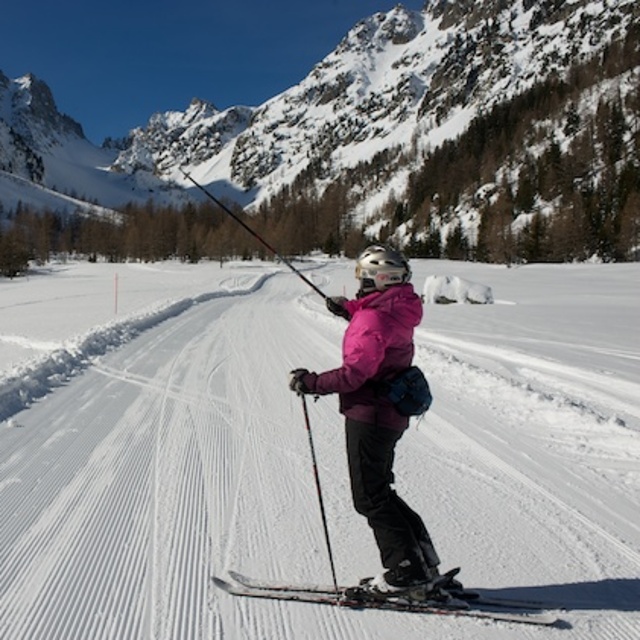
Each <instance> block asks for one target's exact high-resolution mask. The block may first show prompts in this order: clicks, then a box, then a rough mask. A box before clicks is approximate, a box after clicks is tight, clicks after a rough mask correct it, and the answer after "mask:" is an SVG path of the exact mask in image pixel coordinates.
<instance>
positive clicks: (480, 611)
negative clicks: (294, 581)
mask: <svg viewBox="0 0 640 640" xmlns="http://www.w3.org/2000/svg"><path fill="white" fill-rule="evenodd" d="M212 580H213V583H214V584H215V585H216V586H217V587H218V588H219V589H222V590H223V591H225V592H226V593H228V594H230V595H233V596H241V597H247V598H262V599H267V600H284V601H288V602H307V603H314V604H326V605H332V606H336V607H343V608H345V609H378V610H387V611H403V612H410V613H422V614H428V615H443V616H455V617H468V618H480V619H485V620H493V621H500V622H512V623H518V624H530V625H543V626H553V625H555V624H557V623H558V619H557V618H556V616H555V615H553V614H552V613H549V612H545V611H541V612H526V613H525V612H515V611H506V610H503V611H500V610H491V609H484V608H479V607H478V608H476V607H474V606H469V605H468V604H467V603H460V602H458V603H456V604H452V605H449V604H441V603H430V602H424V603H421V602H410V601H408V600H403V599H402V598H399V597H398V598H393V599H392V598H384V599H374V598H372V599H354V598H349V597H348V596H346V595H345V594H344V593H343V592H342V593H336V592H335V590H334V591H332V592H331V593H327V592H323V591H304V590H297V589H296V590H287V589H284V588H283V589H267V588H254V587H249V586H246V585H243V584H240V583H231V582H227V581H226V580H223V579H221V578H218V577H217V576H214V577H213V578H212Z"/></svg>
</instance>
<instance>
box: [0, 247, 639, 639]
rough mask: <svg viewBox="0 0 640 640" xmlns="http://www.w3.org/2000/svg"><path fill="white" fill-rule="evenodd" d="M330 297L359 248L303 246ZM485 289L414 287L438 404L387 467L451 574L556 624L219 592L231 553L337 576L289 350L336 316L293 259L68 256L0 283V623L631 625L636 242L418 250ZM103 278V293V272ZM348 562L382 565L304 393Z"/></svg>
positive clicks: (336, 324) (14, 633)
mask: <svg viewBox="0 0 640 640" xmlns="http://www.w3.org/2000/svg"><path fill="white" fill-rule="evenodd" d="M298 266H299V267H300V268H301V269H304V270H305V274H306V275H307V277H309V278H311V279H312V280H313V282H314V283H315V284H316V285H317V286H319V287H320V288H321V289H323V290H325V291H326V292H327V293H328V294H335V295H342V294H347V295H351V294H353V293H354V289H355V281H354V280H353V265H352V264H351V263H350V262H348V261H339V260H323V259H317V260H315V261H308V262H305V263H299V264H298ZM412 268H413V272H414V283H415V285H416V289H417V290H418V291H419V292H421V290H422V287H423V285H424V283H425V282H426V279H427V277H428V276H438V277H441V276H456V277H458V278H460V279H461V280H464V281H468V282H475V283H483V284H484V285H486V286H489V287H491V290H492V292H493V296H494V304H489V305H466V304H454V305H425V317H424V320H423V322H422V324H421V326H420V327H419V328H418V330H417V332H416V344H417V352H416V362H417V363H418V364H420V365H421V366H422V367H423V368H424V370H425V371H426V373H427V375H428V377H429V379H430V383H431V386H432V390H433V392H434V396H435V401H434V404H433V406H432V409H431V410H430V411H429V413H428V414H427V415H426V416H425V417H424V418H423V419H422V420H420V421H414V423H413V424H412V426H411V428H410V430H409V431H408V432H407V434H406V435H405V436H404V438H403V439H402V441H401V443H400V445H399V448H398V455H397V464H396V476H397V483H398V484H397V488H398V491H399V492H400V494H401V495H403V496H404V497H405V498H406V499H407V501H408V502H409V503H410V504H412V505H413V506H414V507H415V508H416V509H417V510H419V511H420V512H421V513H422V514H423V515H424V517H425V519H426V521H427V523H428V525H429V528H430V530H431V533H432V535H433V537H434V539H435V541H436V545H437V547H438V550H439V552H440V555H441V557H442V559H443V563H444V565H445V568H448V567H451V566H456V565H461V566H462V567H463V571H462V574H461V577H462V578H463V580H464V582H465V584H466V585H468V586H470V587H478V588H482V589H486V590H488V591H490V592H491V593H497V594H501V595H511V596H516V597H518V598H524V597H534V598H536V599H538V600H543V601H547V602H551V603H554V605H555V606H557V608H558V609H564V610H561V611H559V615H560V617H561V618H562V619H563V620H565V621H566V623H567V624H566V628H565V629H563V630H559V629H541V628H532V627H531V628H530V627H514V626H513V625H510V624H491V623H486V622H481V621H474V620H468V619H451V618H439V617H425V616H412V615H407V614H394V613H389V612H380V611H366V612H357V611H348V610H343V609H334V608H329V607H317V606H314V605H305V604H300V603H285V604H283V603H274V602H268V601H251V600H242V599H237V598H232V597H230V596H228V595H226V594H224V593H222V592H220V591H218V590H217V589H216V588H215V587H214V586H212V585H211V583H210V580H209V578H210V576H211V575H213V574H219V575H225V573H226V571H227V570H228V569H235V570H238V571H241V572H244V573H247V574H250V575H253V576H256V577H273V578H280V579H289V580H292V581H298V582H330V579H331V575H330V571H329V564H328V560H327V555H326V549H325V544H324V537H323V533H322V526H321V522H320V516H319V510H318V502H317V497H316V493H315V485H314V482H313V474H312V469H311V462H310V456H309V448H308V439H307V434H306V431H305V428H304V422H303V416H302V410H301V405H300V401H299V399H298V398H296V397H295V396H294V395H293V394H292V393H291V392H290V391H289V390H288V388H287V372H288V371H289V370H290V369H292V368H295V367H299V366H303V367H308V368H310V369H315V370H324V369H327V368H330V367H334V366H337V365H338V363H339V361H340V341H341V336H342V333H343V330H344V326H345V324H344V321H342V320H341V319H339V318H335V317H333V316H331V315H330V314H329V313H328V312H327V311H326V310H325V308H324V305H323V301H322V299H321V298H320V297H319V296H318V295H317V294H315V293H314V292H313V291H311V290H310V289H309V288H308V287H307V286H306V285H305V284H304V283H303V282H302V281H301V280H300V279H299V278H297V277H296V276H295V275H294V274H292V273H290V272H289V271H288V270H287V269H286V268H284V267H283V266H282V265H276V264H273V263H266V264H263V263H258V262H253V263H251V262H244V263H243V262H237V263H230V264H225V266H224V267H223V268H220V266H219V265H218V264H213V263H212V264H202V265H195V266H194V265H183V264H179V263H166V264H155V265H137V264H128V265H105V264H97V265H91V264H85V263H82V264H75V263H69V264H58V265H51V266H49V267H47V268H43V269H40V270H39V271H37V272H35V273H32V274H31V275H30V276H29V277H28V278H22V279H16V280H13V281H7V280H1V281H0V443H1V444H0V501H1V505H2V519H1V520H0V573H1V579H0V637H2V638H3V639H4V638H7V639H11V640H14V639H25V640H26V639H27V638H28V639H34V638H37V639H44V638H46V639H48V638H65V639H67V638H78V639H79V638H83V639H84V638H91V639H103V638H117V639H118V640H120V639H125V638H188V639H196V638H203V639H204V638H207V639H211V638H227V639H236V638H243V639H244V638H247V639H254V638H255V639H257V638H278V639H281V638H285V639H286V638H289V639H292V640H293V639H295V640H298V639H301V638H313V639H316V638H317V639H320V638H322V639H326V638H336V639H337V638H340V639H341V640H343V639H346V640H355V639H356V638H367V639H383V638H384V639H388V638H403V639H412V638H415V639H418V638H420V639H422V638H425V637H428V638H430V639H433V640H439V639H442V640H444V639H445V638H446V639H450V638H465V639H468V638H471V639H474V640H475V639H483V640H484V639H491V640H495V639H498V640H501V639H503V638H504V639H506V638H510V639H511V638H516V637H517V638H556V637H558V634H561V635H562V637H563V638H567V639H572V638H576V639H577V638H579V639H580V640H591V639H593V640H601V639H603V638H604V639H606V638H612V639H613V638H616V639H627V638H628V639H631V638H637V637H640V613H639V612H638V602H640V580H639V579H638V575H639V572H640V521H639V519H638V513H639V507H640V402H639V401H638V398H640V368H639V366H638V365H639V361H640V340H639V331H638V328H637V323H638V322H637V321H638V317H640V295H638V294H639V293H640V287H639V283H640V265H638V264H628V265H563V266H560V265H556V266H548V265H532V266H527V267H520V268H512V269H507V268H505V267H498V266H489V265H474V264H466V263H454V262H445V261H422V260H414V261H412ZM116 294H117V295H116ZM309 409H310V420H311V424H312V429H313V434H314V441H315V445H316V453H317V456H318V462H319V467H320V468H319V472H320V479H321V482H322V487H323V492H324V499H325V506H326V509H327V518H328V522H329V530H330V535H331V537H332V546H333V550H334V554H335V564H336V568H337V573H338V579H339V581H340V582H343V583H346V582H352V581H355V580H357V579H358V578H360V577H362V576H365V575H371V574H372V573H373V572H377V571H379V569H380V566H379V560H378V558H377V552H376V549H375V545H374V543H373V539H372V537H371V534H370V532H369V530H368V528H367V526H366V523H365V522H364V521H363V519H362V518H361V517H360V516H358V515H357V514H355V512H354V511H353V508H352V506H351V500H350V497H349V489H348V481H347V474H346V463H345V460H344V451H343V449H344V443H343V433H342V431H343V428H342V418H341V417H340V415H339V414H338V412H337V402H336V399H335V398H331V397H329V398H321V399H319V400H318V401H317V402H315V403H310V406H309Z"/></svg>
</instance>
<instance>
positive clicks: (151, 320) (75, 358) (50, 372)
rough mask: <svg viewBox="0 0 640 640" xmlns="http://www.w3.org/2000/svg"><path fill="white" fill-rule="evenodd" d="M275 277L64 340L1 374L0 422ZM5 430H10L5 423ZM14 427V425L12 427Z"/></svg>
mask: <svg viewBox="0 0 640 640" xmlns="http://www.w3.org/2000/svg"><path fill="white" fill-rule="evenodd" d="M273 275H274V273H273V272H271V273H264V274H261V275H256V276H255V277H253V278H249V279H248V280H247V281H246V282H245V281H243V280H242V279H238V281H237V282H236V283H235V284H234V283H233V282H231V283H223V284H222V287H223V289H222V290H217V291H211V292H206V293H201V294H199V295H194V296H189V297H185V298H182V299H179V300H168V301H165V302H164V303H159V304H158V305H156V306H154V307H153V308H150V309H146V310H143V311H140V312H137V313H133V314H131V315H130V316H128V317H127V318H125V319H123V320H119V321H113V322H110V323H107V324H105V325H102V326H97V327H95V328H93V329H91V330H89V331H87V332H86V333H84V334H82V335H79V336H76V337H75V338H73V339H71V340H67V341H66V344H65V346H64V347H62V348H59V349H55V350H54V351H52V352H50V353H47V354H46V355H44V356H42V357H41V358H36V359H33V360H31V361H29V362H27V363H25V364H23V365H20V366H18V367H15V369H13V370H11V371H9V372H2V371H0V421H3V420H8V419H9V417H10V416H12V415H14V414H15V413H18V412H19V411H21V410H23V409H25V408H26V407H28V406H30V405H31V404H32V403H33V402H35V401H36V400H38V399H39V398H42V397H43V396H45V395H47V394H48V393H49V392H50V391H51V390H52V389H54V388H55V387H58V386H60V385H62V384H64V383H65V382H66V381H67V380H69V379H70V378H72V377H73V376H75V375H77V374H78V373H80V372H81V371H83V370H84V369H86V368H87V367H88V366H89V365H90V364H91V362H92V361H93V359H95V358H96V357H99V356H101V355H104V354H105V353H107V352H108V351H109V350H111V349H115V348H118V347H120V346H122V345H123V344H125V343H127V342H129V341H131V340H132V339H133V338H135V337H136V336H137V335H139V334H140V333H142V332H143V331H146V330H147V329H150V328H152V327H154V326H156V325H158V324H160V323H161V322H164V321H165V320H167V319H169V318H173V317H175V316H178V315H180V314H181V313H183V312H184V311H186V310H187V309H189V308H190V307H192V306H193V305H194V304H198V303H201V302H206V301H207V300H212V299H214V298H219V297H230V296H239V295H247V294H250V293H253V292H254V291H257V290H258V289H259V288H260V287H261V286H262V285H263V284H264V282H265V281H266V280H267V279H268V278H270V277H271V276H273ZM7 426H12V425H11V424H10V423H9V422H7ZM14 426H15V425H14Z"/></svg>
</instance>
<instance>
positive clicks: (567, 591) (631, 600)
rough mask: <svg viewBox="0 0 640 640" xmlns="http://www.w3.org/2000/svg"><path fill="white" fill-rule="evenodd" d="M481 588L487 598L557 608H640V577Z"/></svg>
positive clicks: (639, 609) (616, 609)
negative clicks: (525, 601) (528, 602)
mask: <svg viewBox="0 0 640 640" xmlns="http://www.w3.org/2000/svg"><path fill="white" fill-rule="evenodd" d="M477 591H478V592H479V593H481V594H482V595H483V596H486V597H495V598H514V599H517V600H531V601H534V602H536V603H540V604H541V605H543V606H546V607H553V608H557V609H567V610H603V609H608V610H612V611H640V578H618V579H607V580H600V581H598V582H576V583H569V584H556V585H542V586H536V587H507V588H503V589H477Z"/></svg>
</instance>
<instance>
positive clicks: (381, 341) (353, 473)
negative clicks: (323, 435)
mask: <svg viewBox="0 0 640 640" xmlns="http://www.w3.org/2000/svg"><path fill="white" fill-rule="evenodd" d="M356 278H357V279H358V280H359V282H360V286H359V290H358V293H357V296H356V299H354V300H346V299H345V298H329V299H327V307H328V308H329V310H330V311H331V312H332V313H334V314H335V315H339V316H342V317H344V318H346V319H347V320H348V321H349V325H348V327H347V329H346V331H345V334H344V339H343V344H342V365H341V366H340V367H339V368H337V369H333V370H331V371H325V372H324V373H310V372H309V371H308V370H307V369H296V370H294V371H292V372H291V378H290V385H289V386H290V388H291V389H292V390H293V391H295V392H296V393H299V394H300V393H305V394H306V393H309V394H315V395H325V394H330V393H338V394H339V398H340V412H341V413H342V414H344V416H345V422H346V444H347V456H348V463H349V474H350V479H351V491H352V496H353V502H354V506H355V508H356V511H357V512H358V513H360V514H361V515H363V516H365V517H366V518H367V521H368V523H369V526H370V527H371V529H372V530H373V534H374V536H375V540H376V543H377V545H378V548H379V550H380V557H381V560H382V566H383V567H384V568H385V571H384V572H383V573H382V574H380V575H379V576H376V577H375V578H373V579H371V580H370V581H369V582H368V583H367V588H368V589H370V590H372V591H376V592H380V593H397V592H399V591H403V590H407V589H413V588H415V587H416V586H421V587H425V588H426V590H427V591H429V590H431V589H432V588H433V587H434V586H435V584H436V583H437V582H438V578H439V571H438V565H439V563H440V560H439V558H438V554H437V553H436V551H435V549H434V546H433V543H432V541H431V538H430V536H429V533H428V532H427V529H426V527H425V525H424V523H423V522H422V519H421V518H420V516H419V515H418V514H417V513H415V512H414V511H413V510H412V509H411V508H410V507H409V506H408V505H407V504H406V502H404V501H403V500H402V499H401V498H400V497H399V496H398V495H397V494H396V492H395V490H394V489H393V488H392V484H393V482H394V477H393V460H394V452H395V446H396V443H397V442H398V440H399V439H400V438H401V436H402V434H403V433H404V431H405V430H406V429H407V427H408V425H409V418H408V417H405V416H403V415H401V414H400V413H398V411H397V410H396V409H395V407H394V405H393V403H392V402H391V401H390V400H389V399H388V398H386V397H385V396H384V394H381V393H380V386H381V385H380V383H381V381H384V380H388V379H389V378H391V377H393V376H394V374H397V373H399V372H401V371H402V370H404V369H406V368H407V367H409V366H410V365H411V361H412V359H413V354H414V344H413V331H414V328H415V327H416V326H417V325H418V324H419V323H420V321H421V319H422V301H421V299H420V297H419V296H418V295H417V294H416V293H415V291H414V289H413V286H412V285H411V284H410V283H409V280H410V278H411V270H410V268H409V263H408V262H407V260H406V258H405V257H404V256H403V255H402V254H401V253H400V252H399V251H396V250H394V249H392V248H389V247H386V246H378V245H376V246H370V247H368V248H367V249H365V250H364V251H363V252H362V253H361V254H360V256H359V257H358V258H357V261H356Z"/></svg>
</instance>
